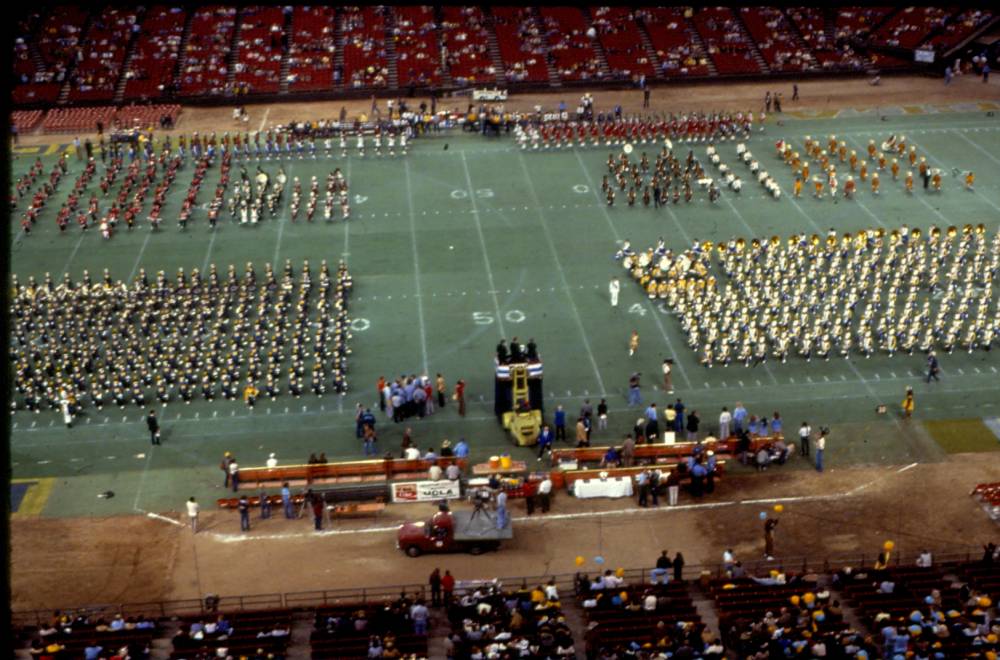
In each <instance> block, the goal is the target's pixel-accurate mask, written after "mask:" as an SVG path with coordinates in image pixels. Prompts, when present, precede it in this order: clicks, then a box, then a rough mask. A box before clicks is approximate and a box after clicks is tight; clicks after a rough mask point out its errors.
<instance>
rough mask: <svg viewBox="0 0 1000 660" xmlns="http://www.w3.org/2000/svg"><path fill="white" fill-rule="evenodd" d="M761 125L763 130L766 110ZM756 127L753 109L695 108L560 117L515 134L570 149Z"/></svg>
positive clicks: (534, 143) (733, 134)
mask: <svg viewBox="0 0 1000 660" xmlns="http://www.w3.org/2000/svg"><path fill="white" fill-rule="evenodd" d="M759 116H760V121H759V127H760V129H761V130H763V123H764V119H765V118H764V113H760V115H759ZM753 127H754V113H753V111H750V112H747V113H743V112H737V113H728V112H727V113H722V112H716V113H703V112H693V113H691V114H685V115H681V116H677V115H674V114H671V115H670V118H669V119H667V118H666V116H664V117H661V118H655V117H628V118H617V119H616V118H612V117H610V116H609V117H608V118H607V119H606V120H605V121H595V120H583V121H579V120H560V121H552V122H538V123H530V124H526V125H525V123H524V122H522V123H519V124H518V125H517V126H516V127H515V128H514V138H515V139H516V140H517V143H518V146H520V148H521V149H525V150H526V149H529V148H530V149H532V150H538V149H569V148H572V147H580V148H582V147H602V146H604V147H607V146H611V145H619V144H650V143H657V142H662V141H663V140H671V141H673V142H689V143H691V142H722V141H725V140H732V141H735V140H737V139H746V138H748V137H750V135H751V133H752V131H753Z"/></svg>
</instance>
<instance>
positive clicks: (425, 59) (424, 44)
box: [392, 5, 441, 87]
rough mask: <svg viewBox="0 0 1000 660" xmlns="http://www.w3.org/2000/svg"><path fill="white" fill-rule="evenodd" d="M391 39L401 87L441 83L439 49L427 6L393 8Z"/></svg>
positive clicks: (434, 23) (431, 17)
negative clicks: (394, 49) (394, 46)
mask: <svg viewBox="0 0 1000 660" xmlns="http://www.w3.org/2000/svg"><path fill="white" fill-rule="evenodd" d="M394 15H395V22H396V24H395V27H394V28H393V30H392V33H393V34H392V37H393V39H394V40H395V42H396V43H395V45H396V70H397V72H398V73H399V84H400V86H401V87H409V86H411V85H416V86H427V85H438V84H440V82H441V48H440V46H439V44H438V34H437V23H436V22H435V19H434V8H433V7H430V6H428V5H418V6H412V7H410V6H405V5H403V6H399V7H396V8H395V11H394Z"/></svg>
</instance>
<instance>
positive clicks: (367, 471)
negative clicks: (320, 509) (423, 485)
mask: <svg viewBox="0 0 1000 660" xmlns="http://www.w3.org/2000/svg"><path fill="white" fill-rule="evenodd" d="M435 463H436V464H437V465H439V466H440V467H441V469H442V470H443V469H444V468H446V467H448V466H449V465H451V464H452V463H457V464H458V467H459V468H460V469H461V470H462V471H463V472H464V471H465V469H466V467H468V462H467V461H466V459H464V458H455V457H452V456H448V457H442V458H438V459H437V460H436V461H429V460H424V459H415V460H405V459H399V458H380V459H374V460H365V461H340V462H335V463H315V464H312V465H288V466H280V467H273V468H269V467H246V468H240V469H239V480H240V488H241V489H251V490H252V489H257V488H261V487H262V486H280V485H282V484H283V483H285V482H286V481H287V482H288V483H289V485H294V486H302V485H310V484H315V483H363V482H368V481H374V482H377V481H392V480H394V479H414V478H423V477H425V476H426V475H427V472H428V471H429V470H430V467H431V465H432V464H435Z"/></svg>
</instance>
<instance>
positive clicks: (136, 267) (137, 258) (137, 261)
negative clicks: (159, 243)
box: [128, 229, 153, 283]
mask: <svg viewBox="0 0 1000 660" xmlns="http://www.w3.org/2000/svg"><path fill="white" fill-rule="evenodd" d="M152 235H153V230H152V229H150V230H149V231H148V232H147V233H146V240H144V241H143V242H142V247H141V248H139V254H137V255H135V263H134V264H133V265H132V272H131V273H129V275H128V281H129V283H131V282H132V279H133V278H135V274H136V271H138V270H139V264H140V263H142V255H143V253H144V252H145V251H146V246H147V245H149V239H150V237H152Z"/></svg>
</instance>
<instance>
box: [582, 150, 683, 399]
mask: <svg viewBox="0 0 1000 660" xmlns="http://www.w3.org/2000/svg"><path fill="white" fill-rule="evenodd" d="M574 153H575V155H576V160H577V162H578V163H579V164H580V169H581V170H583V175H584V176H585V177H587V183H588V185H589V186H590V190H591V192H593V193H594V196H595V197H596V198H597V201H598V203H599V204H600V202H601V197H600V194H599V193H598V192H597V189H596V188H595V187H594V178H593V177H592V176H591V175H590V170H588V169H587V164H586V163H585V162H583V157H582V156H580V152H579V151H574ZM601 212H602V213H603V214H604V220H605V221H606V222H607V223H608V228H609V229H610V230H611V234H612V235H613V236H614V237H615V240H616V241H617V242H618V244H621V241H622V238H621V235H620V234H619V233H618V229H617V228H616V227H615V223H614V222H613V221H612V220H611V215H610V214H609V213H608V209H607V207H606V206H603V205H601ZM675 219H676V216H675ZM678 224H679V223H678ZM681 233H685V232H684V230H683V229H681ZM688 240H689V244H690V239H688ZM609 251H610V250H609ZM642 297H643V299H644V300H645V301H646V304H647V306H648V307H649V308H650V312H651V313H652V315H653V321H655V322H656V327H657V328H659V330H660V335H661V336H662V337H663V340H664V341H666V342H667V347H668V348H669V349H670V352H671V353H672V354H673V358H674V364H676V365H677V368H678V371H679V372H680V375H681V378H682V379H683V380H684V385H685V386H686V387H687V389H691V379H690V378H688V375H687V371H685V369H684V364H683V362H682V360H681V354H680V353H678V352H677V351H676V349H674V344H673V342H671V341H670V337H669V335H667V330H666V328H664V327H663V323H662V322H661V321H660V315H659V313H658V312H657V310H656V307H655V306H654V305H653V304H652V303H650V302H649V299H648V298H647V297H646V295H645V292H643V295H642Z"/></svg>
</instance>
